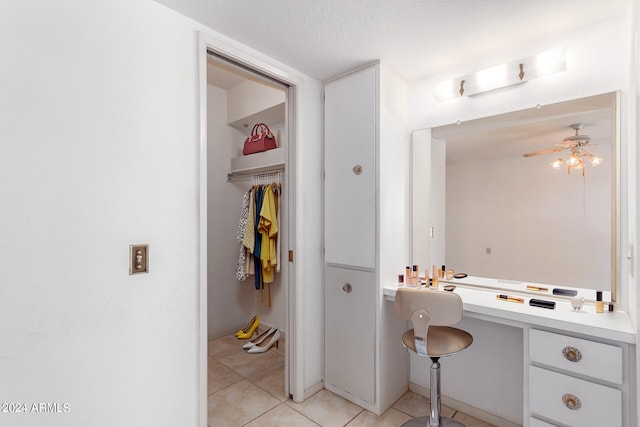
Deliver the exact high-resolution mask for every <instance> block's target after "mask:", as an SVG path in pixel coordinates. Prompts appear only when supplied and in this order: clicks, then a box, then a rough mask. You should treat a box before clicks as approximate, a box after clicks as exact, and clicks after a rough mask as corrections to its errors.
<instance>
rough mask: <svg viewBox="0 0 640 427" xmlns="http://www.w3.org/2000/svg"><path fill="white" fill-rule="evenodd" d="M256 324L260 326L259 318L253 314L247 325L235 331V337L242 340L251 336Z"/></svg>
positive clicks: (256, 326)
mask: <svg viewBox="0 0 640 427" xmlns="http://www.w3.org/2000/svg"><path fill="white" fill-rule="evenodd" d="M258 326H260V320H258V316H253V318H251V321H250V322H249V323H247V326H245V327H244V328H242V329H240V330H239V331H238V332H236V338H239V339H242V340H245V339H247V338H251V337H252V336H253V333H254V332H255V331H256V329H258Z"/></svg>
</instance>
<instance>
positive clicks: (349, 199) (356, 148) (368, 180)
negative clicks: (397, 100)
mask: <svg viewBox="0 0 640 427" xmlns="http://www.w3.org/2000/svg"><path fill="white" fill-rule="evenodd" d="M376 84H377V71H376V69H375V68H368V69H366V70H363V71H360V72H358V73H355V74H352V75H350V76H347V77H345V78H342V79H340V80H336V81H333V82H330V83H328V84H327V85H326V86H325V107H324V110H325V125H324V169H325V194H324V200H325V261H326V262H327V263H329V264H341V265H349V266H358V267H366V268H374V267H375V233H376V219H375V218H376V156H375V152H376V128H377V108H376V102H377V97H376V93H377V92H376ZM399 173H400V172H399ZM372 307H373V306H372Z"/></svg>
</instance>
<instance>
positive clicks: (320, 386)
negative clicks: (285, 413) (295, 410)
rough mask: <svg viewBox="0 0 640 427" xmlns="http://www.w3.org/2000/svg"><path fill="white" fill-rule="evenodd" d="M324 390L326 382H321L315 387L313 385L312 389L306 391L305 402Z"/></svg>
mask: <svg viewBox="0 0 640 427" xmlns="http://www.w3.org/2000/svg"><path fill="white" fill-rule="evenodd" d="M322 389H324V381H322V380H320V381H318V382H317V383H315V384H314V385H312V386H311V387H309V388H307V389H305V390H304V398H303V399H304V400H307V399H308V398H310V397H311V396H313V395H314V394H316V393H317V392H319V391H320V390H322Z"/></svg>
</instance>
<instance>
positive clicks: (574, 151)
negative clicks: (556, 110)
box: [522, 123, 604, 176]
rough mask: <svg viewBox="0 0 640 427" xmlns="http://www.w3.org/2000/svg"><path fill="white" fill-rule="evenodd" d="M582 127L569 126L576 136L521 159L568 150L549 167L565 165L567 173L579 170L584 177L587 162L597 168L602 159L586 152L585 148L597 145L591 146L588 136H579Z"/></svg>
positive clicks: (579, 124) (558, 167)
mask: <svg viewBox="0 0 640 427" xmlns="http://www.w3.org/2000/svg"><path fill="white" fill-rule="evenodd" d="M583 126H584V124H583V123H576V124H573V125H571V126H570V127H571V129H573V130H575V132H576V134H575V135H571V136H568V137H566V138H565V139H563V140H562V142H559V143H557V144H556V146H555V147H554V148H547V149H545V150H539V151H533V152H531V153H526V154H523V155H522V156H523V157H533V156H539V155H542V154H550V153H559V152H561V151H565V150H569V152H568V153H567V154H565V155H564V156H562V157H559V158H558V159H556V160H555V161H554V162H553V163H551V166H553V168H554V169H560V166H562V165H563V164H566V165H567V173H569V174H571V169H581V170H582V176H584V169H585V164H586V163H587V162H588V163H590V164H591V165H592V166H598V165H599V164H601V163H602V162H603V161H604V159H603V158H602V157H598V156H596V155H595V154H593V153H591V152H590V151H589V150H587V147H595V146H597V145H598V144H592V143H591V138H589V135H580V134H579V132H580V129H582V127H583Z"/></svg>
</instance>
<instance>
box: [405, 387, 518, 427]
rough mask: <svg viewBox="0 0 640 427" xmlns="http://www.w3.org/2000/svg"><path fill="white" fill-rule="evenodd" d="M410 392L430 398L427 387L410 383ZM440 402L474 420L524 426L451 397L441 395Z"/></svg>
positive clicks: (505, 426)
mask: <svg viewBox="0 0 640 427" xmlns="http://www.w3.org/2000/svg"><path fill="white" fill-rule="evenodd" d="M409 390H411V391H412V392H414V393H416V394H419V395H421V396H424V397H426V398H429V389H428V388H426V387H422V386H419V385H417V384H414V383H409ZM440 402H441V403H442V404H443V405H445V406H448V407H450V408H453V409H455V410H456V411H460V412H464V413H465V414H467V415H471V416H472V417H474V418H477V419H479V420H482V421H485V422H487V423H490V424H493V425H495V426H498V427H522V424H518V423H514V422H513V421H509V420H506V419H504V418H502V417H499V416H497V415H494V414H492V413H490V412H486V411H483V410H482V409H478V408H476V407H474V406H471V405H468V404H466V403H464V402H460V401H459V400H456V399H452V398H451V397H447V396H444V395H441V396H440Z"/></svg>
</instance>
